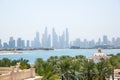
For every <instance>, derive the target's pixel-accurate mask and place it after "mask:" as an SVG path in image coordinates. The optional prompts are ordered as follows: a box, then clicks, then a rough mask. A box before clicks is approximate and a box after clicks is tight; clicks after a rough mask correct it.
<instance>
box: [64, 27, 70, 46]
mask: <svg viewBox="0 0 120 80" xmlns="http://www.w3.org/2000/svg"><path fill="white" fill-rule="evenodd" d="M65 36H66V38H65V41H66V42H65V43H66V45H65V48H69V32H68V28H66V35H65Z"/></svg>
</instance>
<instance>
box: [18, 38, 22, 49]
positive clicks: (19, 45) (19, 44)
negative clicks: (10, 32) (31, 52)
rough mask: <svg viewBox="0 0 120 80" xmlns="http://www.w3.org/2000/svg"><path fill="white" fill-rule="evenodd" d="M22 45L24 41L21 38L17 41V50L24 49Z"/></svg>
mask: <svg viewBox="0 0 120 80" xmlns="http://www.w3.org/2000/svg"><path fill="white" fill-rule="evenodd" d="M22 45H23V42H22V39H21V38H18V39H17V48H19V49H22V48H23V46H22Z"/></svg>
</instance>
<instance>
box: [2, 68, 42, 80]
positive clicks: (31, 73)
mask: <svg viewBox="0 0 120 80" xmlns="http://www.w3.org/2000/svg"><path fill="white" fill-rule="evenodd" d="M34 77H35V69H34V68H30V69H25V70H19V69H16V68H14V67H10V68H8V67H6V68H5V67H4V68H0V80H23V79H28V78H34ZM39 80H41V79H39Z"/></svg>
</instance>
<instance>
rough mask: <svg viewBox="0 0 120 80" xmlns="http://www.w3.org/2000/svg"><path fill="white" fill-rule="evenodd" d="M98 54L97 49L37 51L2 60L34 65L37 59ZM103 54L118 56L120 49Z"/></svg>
mask: <svg viewBox="0 0 120 80" xmlns="http://www.w3.org/2000/svg"><path fill="white" fill-rule="evenodd" d="M95 52H97V49H56V50H51V51H44V50H36V51H24V52H23V53H19V54H0V59H2V58H4V57H6V58H9V59H12V60H13V59H20V58H24V59H28V60H29V63H34V62H35V60H36V58H42V59H44V60H47V59H48V58H49V57H50V56H58V57H59V56H63V55H69V56H72V57H74V56H76V55H84V56H86V57H90V56H92V54H93V53H95ZM102 52H103V53H106V54H117V53H120V49H104V50H102Z"/></svg>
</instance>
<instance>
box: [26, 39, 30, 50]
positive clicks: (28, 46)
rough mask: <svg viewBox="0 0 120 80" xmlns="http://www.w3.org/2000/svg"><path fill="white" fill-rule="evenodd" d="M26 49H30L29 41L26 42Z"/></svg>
mask: <svg viewBox="0 0 120 80" xmlns="http://www.w3.org/2000/svg"><path fill="white" fill-rule="evenodd" d="M26 48H30V41H29V40H27V43H26Z"/></svg>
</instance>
